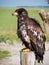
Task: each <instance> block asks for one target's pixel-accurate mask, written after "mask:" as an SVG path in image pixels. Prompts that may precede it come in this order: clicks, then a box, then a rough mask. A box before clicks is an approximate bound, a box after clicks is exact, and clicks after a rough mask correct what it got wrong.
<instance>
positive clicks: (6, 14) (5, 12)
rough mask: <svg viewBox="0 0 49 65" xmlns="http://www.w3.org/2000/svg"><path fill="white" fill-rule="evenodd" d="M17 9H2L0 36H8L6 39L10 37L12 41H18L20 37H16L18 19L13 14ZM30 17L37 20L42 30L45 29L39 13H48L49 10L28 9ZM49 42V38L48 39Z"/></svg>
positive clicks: (0, 12)
mask: <svg viewBox="0 0 49 65" xmlns="http://www.w3.org/2000/svg"><path fill="white" fill-rule="evenodd" d="M15 9H16V8H0V36H1V35H4V36H5V35H7V36H6V37H10V38H12V39H16V40H18V37H17V35H16V30H17V18H16V17H14V16H12V13H13V12H14V11H15ZM26 9H27V11H28V13H29V17H32V18H36V19H37V20H38V21H39V23H40V24H41V27H42V29H43V30H44V27H43V21H42V20H41V18H40V16H39V14H38V12H39V11H40V10H41V9H44V10H46V12H48V11H49V8H26ZM47 39H48V40H49V37H47Z"/></svg>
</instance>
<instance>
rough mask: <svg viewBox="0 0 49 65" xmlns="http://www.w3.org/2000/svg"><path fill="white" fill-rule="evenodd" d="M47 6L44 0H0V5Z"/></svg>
mask: <svg viewBox="0 0 49 65" xmlns="http://www.w3.org/2000/svg"><path fill="white" fill-rule="evenodd" d="M16 6H49V4H48V3H47V1H46V0H0V7H16Z"/></svg>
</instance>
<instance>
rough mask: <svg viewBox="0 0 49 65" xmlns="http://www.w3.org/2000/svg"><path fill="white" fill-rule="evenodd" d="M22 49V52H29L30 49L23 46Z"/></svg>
mask: <svg viewBox="0 0 49 65" xmlns="http://www.w3.org/2000/svg"><path fill="white" fill-rule="evenodd" d="M22 51H24V52H29V51H30V49H29V48H23V49H22Z"/></svg>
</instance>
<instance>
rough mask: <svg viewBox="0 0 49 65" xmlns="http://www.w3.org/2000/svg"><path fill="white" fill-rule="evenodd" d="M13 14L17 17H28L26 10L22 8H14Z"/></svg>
mask: <svg viewBox="0 0 49 65" xmlns="http://www.w3.org/2000/svg"><path fill="white" fill-rule="evenodd" d="M12 15H13V16H17V17H18V18H22V19H23V18H25V19H26V18H27V17H28V12H27V10H26V9H24V8H19V9H16V10H15V12H14V13H12Z"/></svg>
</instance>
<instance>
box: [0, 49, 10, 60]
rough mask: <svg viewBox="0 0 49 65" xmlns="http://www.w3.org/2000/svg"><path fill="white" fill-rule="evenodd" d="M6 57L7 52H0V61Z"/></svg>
mask: <svg viewBox="0 0 49 65" xmlns="http://www.w3.org/2000/svg"><path fill="white" fill-rule="evenodd" d="M7 56H9V51H1V50H0V59H3V58H6V57H7Z"/></svg>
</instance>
